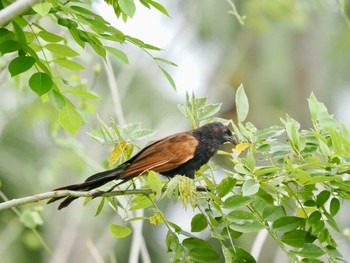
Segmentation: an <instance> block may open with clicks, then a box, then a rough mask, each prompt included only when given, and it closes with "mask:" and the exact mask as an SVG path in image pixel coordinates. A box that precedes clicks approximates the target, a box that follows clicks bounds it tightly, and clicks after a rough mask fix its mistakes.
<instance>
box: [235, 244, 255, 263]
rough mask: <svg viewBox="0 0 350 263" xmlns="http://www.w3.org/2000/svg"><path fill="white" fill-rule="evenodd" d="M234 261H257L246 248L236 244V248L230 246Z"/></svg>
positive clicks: (249, 262)
mask: <svg viewBox="0 0 350 263" xmlns="http://www.w3.org/2000/svg"><path fill="white" fill-rule="evenodd" d="M230 251H231V255H232V257H233V259H234V260H233V262H237V263H256V260H255V258H254V257H253V256H252V255H251V254H250V253H249V252H248V251H246V250H244V249H243V248H241V247H239V246H235V247H234V249H233V248H230Z"/></svg>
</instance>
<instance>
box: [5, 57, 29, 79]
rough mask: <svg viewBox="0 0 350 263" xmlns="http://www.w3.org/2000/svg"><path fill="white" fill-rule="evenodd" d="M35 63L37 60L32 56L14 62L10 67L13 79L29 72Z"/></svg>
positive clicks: (19, 58)
mask: <svg viewBox="0 0 350 263" xmlns="http://www.w3.org/2000/svg"><path fill="white" fill-rule="evenodd" d="M34 63H35V58H33V57H30V56H20V57H17V58H15V59H14V60H12V61H11V62H10V64H9V66H8V69H9V71H10V73H11V77H13V76H16V75H18V74H20V73H23V72H25V71H27V70H29V69H30V68H31V67H32V66H33V65H34Z"/></svg>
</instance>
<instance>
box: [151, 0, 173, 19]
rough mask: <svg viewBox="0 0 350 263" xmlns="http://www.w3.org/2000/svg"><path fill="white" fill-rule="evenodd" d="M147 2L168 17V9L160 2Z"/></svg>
mask: <svg viewBox="0 0 350 263" xmlns="http://www.w3.org/2000/svg"><path fill="white" fill-rule="evenodd" d="M147 2H148V3H149V4H150V5H152V6H153V7H154V8H156V9H158V11H160V12H162V13H163V14H164V15H166V16H168V17H170V15H169V13H168V11H167V10H166V9H165V7H164V6H162V5H161V4H160V3H158V2H155V1H153V0H147Z"/></svg>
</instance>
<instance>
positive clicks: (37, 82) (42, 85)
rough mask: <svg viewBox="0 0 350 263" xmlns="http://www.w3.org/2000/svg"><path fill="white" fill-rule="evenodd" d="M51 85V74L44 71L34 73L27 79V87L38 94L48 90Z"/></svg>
mask: <svg viewBox="0 0 350 263" xmlns="http://www.w3.org/2000/svg"><path fill="white" fill-rule="evenodd" d="M52 85H53V82H52V79H51V76H50V75H48V74H46V73H42V72H37V73H34V74H33V75H32V76H31V77H30V79H29V87H30V88H31V89H32V90H33V91H34V92H35V93H37V94H38V95H39V96H41V95H43V94H45V93H47V92H49V91H50V89H51V88H52Z"/></svg>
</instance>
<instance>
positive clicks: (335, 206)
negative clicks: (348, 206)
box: [329, 197, 340, 216]
mask: <svg viewBox="0 0 350 263" xmlns="http://www.w3.org/2000/svg"><path fill="white" fill-rule="evenodd" d="M339 208H340V201H339V199H338V198H335V197H334V198H332V200H331V204H330V207H329V209H330V214H331V216H335V215H336V214H337V213H338V211H339Z"/></svg>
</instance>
